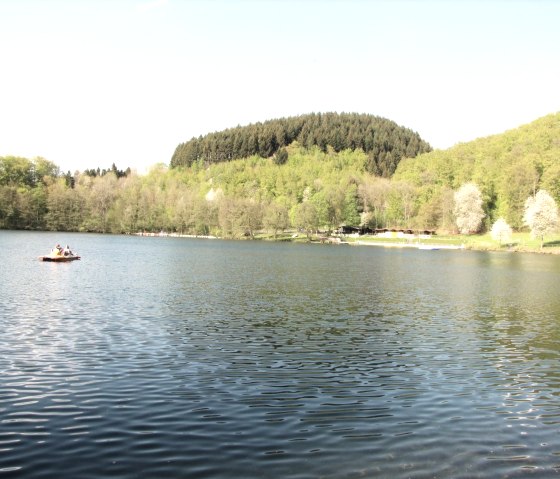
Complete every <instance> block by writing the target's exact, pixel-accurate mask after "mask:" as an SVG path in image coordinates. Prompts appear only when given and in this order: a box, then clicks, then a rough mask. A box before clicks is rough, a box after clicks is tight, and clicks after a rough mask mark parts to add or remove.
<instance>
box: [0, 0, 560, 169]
mask: <svg viewBox="0 0 560 479" xmlns="http://www.w3.org/2000/svg"><path fill="white" fill-rule="evenodd" d="M559 20H560V1H556V0H478V1H477V0H371V1H367V0H258V1H257V0H252V1H249V0H223V1H221V0H204V1H202V0H200V1H197V0H0V156H7V155H14V156H23V157H26V158H35V157H43V158H46V159H47V160H50V161H52V162H53V163H55V164H56V165H58V166H59V167H60V168H61V170H62V171H64V172H66V171H71V172H74V171H76V170H79V171H83V170H84V169H87V168H97V167H100V168H109V167H110V166H111V165H112V164H113V163H115V164H116V166H117V167H118V168H119V169H125V168H127V167H130V168H132V169H135V170H137V171H138V172H141V173H142V172H145V171H147V170H148V169H149V168H150V167H151V166H153V165H155V164H158V163H165V164H169V161H170V159H171V156H172V155H173V152H174V150H175V148H176V147H177V145H178V144H179V143H182V142H185V141H188V140H189V139H191V138H192V137H198V136H200V135H205V134H206V133H210V132H213V131H220V130H223V129H225V128H230V127H235V126H237V125H246V124H249V123H256V122H263V121H266V120H269V119H274V118H281V117H287V116H295V115H302V114H306V113H311V112H333V111H336V112H358V113H368V114H372V115H377V116H381V117H384V118H388V119H390V120H393V121H395V122H397V123H398V124H399V125H402V126H405V127H407V128H410V129H412V130H414V131H416V132H418V133H419V134H420V136H421V137H422V138H423V139H424V140H426V141H428V142H429V143H430V144H431V145H432V147H434V148H448V147H451V146H453V145H454V144H456V143H459V142H467V141H471V140H474V139H475V138H478V137H482V136H488V135H492V134H497V133H502V132H504V131H506V130H509V129H512V128H516V127H518V126H520V125H522V124H526V123H530V122H531V121H533V120H536V119H537V118H540V117H542V116H544V115H547V114H550V113H556V112H558V111H560V81H559V80H560V28H558V22H559Z"/></svg>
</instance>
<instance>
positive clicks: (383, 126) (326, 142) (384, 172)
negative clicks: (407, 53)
mask: <svg viewBox="0 0 560 479" xmlns="http://www.w3.org/2000/svg"><path fill="white" fill-rule="evenodd" d="M294 141H297V142H298V143H299V144H300V145H301V146H303V147H305V148H313V147H314V146H318V147H319V148H320V149H321V150H322V151H323V152H326V151H327V147H329V146H330V147H331V148H332V149H333V150H334V151H335V152H340V151H343V150H348V149H349V150H357V149H361V150H362V151H364V152H365V153H366V154H367V161H366V165H365V169H366V171H367V172H369V173H371V174H375V175H378V176H383V177H390V176H391V175H392V174H393V173H394V171H395V168H396V166H397V164H398V163H399V161H400V160H401V159H402V158H404V157H414V156H416V155H417V154H418V153H423V152H427V151H430V150H431V147H430V145H429V144H428V143H426V142H425V141H424V140H422V138H420V136H419V135H418V134H417V133H415V132H413V131H412V130H410V129H408V128H404V127H402V126H399V125H397V124H396V123H395V122H393V121H391V120H387V119H385V118H381V117H378V116H373V115H366V114H357V113H340V114H339V113H312V114H308V115H302V116H296V117H290V118H281V119H276V120H269V121H265V122H264V123H255V124H251V125H247V126H237V127H235V128H230V129H227V130H224V131H220V132H215V133H210V134H207V135H205V136H200V137H198V138H192V139H191V140H189V141H187V142H185V143H181V144H179V145H178V146H177V148H176V150H175V153H174V154H173V157H172V158H171V163H170V166H171V167H172V168H175V167H189V166H191V165H192V164H194V163H195V162H197V161H202V162H204V163H205V164H209V163H219V162H224V161H231V160H235V159H241V158H248V157H250V156H253V155H258V156H260V157H262V158H269V157H271V156H273V155H275V154H276V153H277V152H278V151H279V150H280V149H282V148H283V147H285V146H288V145H290V144H292V143H293V142H294Z"/></svg>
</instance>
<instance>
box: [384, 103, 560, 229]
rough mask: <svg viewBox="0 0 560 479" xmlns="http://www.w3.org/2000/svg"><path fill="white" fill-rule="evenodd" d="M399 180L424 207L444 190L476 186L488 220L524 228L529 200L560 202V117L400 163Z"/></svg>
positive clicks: (397, 177)
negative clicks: (538, 195) (543, 196)
mask: <svg viewBox="0 0 560 479" xmlns="http://www.w3.org/2000/svg"><path fill="white" fill-rule="evenodd" d="M394 179H395V180H402V181H407V182H409V183H412V184H413V185H414V186H416V187H417V188H419V190H420V191H419V195H420V197H419V199H420V203H421V204H424V203H427V202H429V201H430V200H431V199H432V198H434V197H437V195H438V194H439V192H441V191H442V189H445V188H451V189H453V190H456V189H458V188H459V187H460V186H461V185H462V184H464V183H467V182H471V181H472V182H474V183H476V185H477V186H478V187H479V188H480V190H481V191H482V193H483V196H484V201H485V208H486V210H487V212H488V213H489V215H490V217H492V218H498V217H500V216H501V217H503V218H505V219H506V220H507V221H508V223H509V224H510V225H511V226H513V227H514V228H521V227H522V226H523V222H522V216H523V208H524V204H525V201H526V199H527V198H528V197H529V196H530V195H532V194H534V193H535V192H536V191H537V190H539V189H545V190H547V191H548V192H549V193H550V194H551V195H552V196H553V197H554V198H555V200H556V201H557V202H560V113H555V114H551V115H547V116H545V117H542V118H539V119H537V120H535V121H534V122H532V123H529V124H527V125H523V126H520V127H519V128H516V129H513V130H509V131H506V132H505V133H502V134H499V135H493V136H488V137H485V138H479V139H476V140H474V141H471V142H468V143H461V144H458V145H456V146H454V147H452V148H449V149H447V150H435V151H432V152H429V153H425V154H421V155H419V156H417V157H416V158H408V159H405V160H403V161H402V162H400V163H399V165H398V167H397V170H396V172H395V175H394Z"/></svg>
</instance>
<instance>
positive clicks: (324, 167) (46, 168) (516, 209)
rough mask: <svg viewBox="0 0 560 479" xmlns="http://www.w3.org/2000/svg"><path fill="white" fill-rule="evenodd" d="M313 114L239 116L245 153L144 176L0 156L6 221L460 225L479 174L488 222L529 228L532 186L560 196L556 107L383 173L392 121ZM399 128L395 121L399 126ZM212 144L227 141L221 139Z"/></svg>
mask: <svg viewBox="0 0 560 479" xmlns="http://www.w3.org/2000/svg"><path fill="white" fill-rule="evenodd" d="M306 119H307V117H298V118H297V119H294V120H293V121H292V119H285V120H281V121H280V120H279V121H278V123H266V124H261V125H260V126H259V127H258V128H257V127H255V128H253V129H247V130H243V129H241V127H239V128H240V130H239V131H238V133H239V134H238V135H237V136H236V135H233V133H232V132H230V136H231V135H233V138H232V139H230V140H231V141H233V144H234V145H236V146H235V148H237V149H238V150H239V151H244V152H246V153H247V156H246V157H244V158H242V159H229V161H217V162H212V161H210V162H209V161H206V159H205V158H204V157H202V156H200V154H199V153H197V156H196V157H195V159H194V160H193V161H192V162H191V163H190V166H188V167H181V168H168V167H167V166H166V165H163V164H159V165H156V166H154V167H153V168H152V169H151V170H150V171H149V173H147V174H146V175H143V176H139V175H136V174H135V173H132V172H130V170H127V171H125V172H121V170H118V169H117V168H116V166H115V165H113V166H112V167H111V168H110V169H109V170H91V171H90V170H88V171H86V172H84V173H79V172H76V173H75V174H73V175H72V174H70V172H68V173H66V174H61V173H60V171H59V169H58V167H57V166H56V165H54V164H53V163H50V162H48V161H47V160H44V159H42V158H36V159H33V160H28V159H26V158H19V157H0V228H10V229H51V230H66V231H95V232H111V233H136V232H139V231H146V232H160V231H162V230H164V231H166V232H170V233H171V232H177V233H180V234H190V235H218V236H222V237H233V238H241V237H254V236H255V234H256V233H257V232H259V231H267V232H269V233H271V234H274V235H275V236H276V235H278V234H279V233H280V232H282V231H284V230H287V229H293V228H297V229H299V230H301V232H304V233H305V234H307V235H311V234H314V233H315V232H316V231H321V232H325V231H332V230H333V229H335V228H337V227H339V226H340V225H343V224H345V225H348V226H359V225H363V226H368V227H371V228H396V227H400V228H419V229H433V230H436V229H437V230H438V231H440V232H444V231H445V232H454V231H456V226H455V224H456V219H457V218H456V216H457V215H454V214H453V209H454V194H455V192H457V190H459V188H460V186H461V185H463V184H465V183H469V182H474V183H476V185H477V186H478V187H479V190H480V193H481V202H482V204H481V206H480V207H481V208H482V212H480V211H479V213H480V214H479V216H485V218H484V221H485V224H483V225H482V227H483V228H486V230H487V231H489V230H490V228H491V226H492V225H493V224H494V222H495V221H496V219H497V218H499V217H503V218H504V220H505V221H506V222H507V223H508V224H509V225H511V226H512V227H513V228H514V229H519V228H522V227H523V226H524V225H523V215H524V206H525V202H526V200H527V197H529V196H533V195H534V194H535V192H536V191H538V190H540V189H547V191H548V192H549V193H550V194H551V196H552V197H553V198H554V199H555V200H556V201H559V199H560V198H559V195H560V179H559V178H560V141H559V140H558V138H560V114H556V115H549V116H548V117H545V118H542V119H540V120H537V121H536V122H534V123H532V124H530V125H526V126H523V127H521V128H519V129H517V130H512V131H510V132H506V133H504V134H503V135H496V136H493V137H489V138H483V139H479V140H475V141H474V142H471V143H466V144H461V145H457V146H456V147H454V148H451V149H449V150H446V151H441V150H437V151H434V152H431V153H427V154H423V155H420V156H419V157H417V158H411V159H404V160H402V161H400V162H399V163H398V167H397V171H396V173H395V175H394V176H393V177H392V178H391V179H389V178H386V177H383V176H382V175H387V176H388V175H390V172H391V168H392V167H393V166H395V165H396V163H394V161H393V160H394V159H395V158H397V156H394V155H393V153H394V152H395V151H396V150H395V149H394V148H393V149H392V150H391V152H392V153H391V154H388V152H389V149H387V150H384V153H383V154H381V152H378V153H379V155H377V154H373V150H374V146H375V144H376V143H375V142H376V141H379V142H382V143H383V144H386V143H387V144H388V145H391V144H392V143H391V141H392V140H391V134H390V132H389V131H387V132H385V133H384V132H383V130H373V134H371V135H370V134H365V135H364V132H363V131H361V130H360V123H359V121H358V122H357V123H352V121H349V123H348V124H346V123H344V121H345V120H346V119H349V120H352V119H353V116H352V115H349V116H348V117H346V116H344V115H334V114H333V115H332V116H331V115H330V114H328V115H311V116H310V121H304V120H306ZM368 119H370V117H368V116H365V118H364V121H365V120H368ZM311 120H312V121H311ZM343 120H344V121H343ZM366 123H367V122H366ZM265 125H266V128H265ZM338 125H340V131H339V129H338V127H337V126H338ZM343 125H344V128H346V126H348V131H347V133H348V135H346V134H343V132H344V131H346V130H344V128H342V127H343ZM259 128H260V129H263V131H262V132H261V131H260V129H259ZM241 130H243V134H241ZM264 130H266V131H264ZM366 130H367V128H366ZM236 131H237V130H236ZM367 131H369V130H367ZM399 131H400V130H399V129H398V127H396V126H395V128H394V129H393V133H395V134H396V135H397V136H398V133H399ZM245 133H250V134H245ZM216 135H217V134H216ZM218 137H219V135H218V136H216V137H213V138H214V139H216V138H218ZM292 138H297V141H291V142H290V140H291V139H292ZM230 140H228V141H230ZM265 140H266V141H267V142H268V143H269V144H268V145H266V144H264V143H263V142H264V141H265ZM366 140H367V141H366ZM205 141H207V139H201V142H200V143H197V144H196V145H195V146H196V149H197V151H198V149H199V148H201V147H202V146H201V145H206V146H208V147H209V148H210V146H209V145H211V142H209V140H208V143H207V144H206V143H205ZM345 142H346V143H345ZM405 143H406V141H403V143H402V144H405ZM346 144H347V145H348V147H347V148H345V149H341V148H342V147H343V146H344V145H346ZM271 145H272V146H273V147H271ZM274 145H276V146H274ZM206 146H205V147H206ZM185 148H187V147H185ZM188 148H191V149H193V148H194V146H193V145H190V146H188ZM188 148H187V149H188ZM212 148H214V149H215V151H225V150H219V148H218V146H217V144H216V145H214V146H212ZM274 148H277V149H276V151H275V152H273V153H271V151H272V150H273V149H274ZM411 148H413V147H411ZM413 150H414V148H413ZM413 150H410V151H413ZM193 151H194V150H193ZM200 151H202V150H200ZM410 151H409V152H410ZM249 152H252V153H251V154H248V153H249ZM263 155H264V156H263ZM372 155H373V156H372ZM376 155H377V156H376ZM265 156H266V157H265ZM378 160H381V161H378ZM391 165H393V166H391ZM372 169H373V170H375V171H376V172H377V175H374V174H372V171H371V170H372ZM545 187H546V188H545ZM470 210H472V207H467V211H470ZM547 231H549V230H547ZM547 234H549V233H548V232H547ZM541 240H542V238H541ZM489 244H491V243H489Z"/></svg>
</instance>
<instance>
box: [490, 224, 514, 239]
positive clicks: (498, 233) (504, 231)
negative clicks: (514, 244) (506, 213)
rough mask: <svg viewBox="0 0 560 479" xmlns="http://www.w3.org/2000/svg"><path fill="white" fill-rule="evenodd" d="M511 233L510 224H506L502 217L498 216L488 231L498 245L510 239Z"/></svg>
mask: <svg viewBox="0 0 560 479" xmlns="http://www.w3.org/2000/svg"><path fill="white" fill-rule="evenodd" d="M511 233H512V231H511V226H510V225H508V224H507V223H506V220H504V219H503V218H498V219H497V220H496V222H495V223H494V224H493V225H492V230H491V231H490V234H491V235H492V239H494V241H498V242H499V243H500V245H502V244H503V243H509V242H510V241H511Z"/></svg>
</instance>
